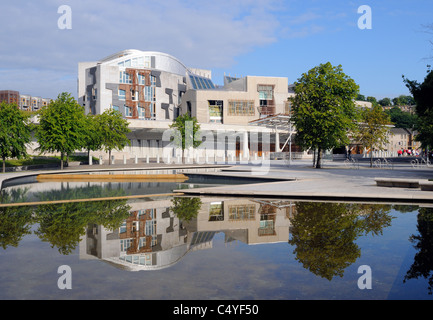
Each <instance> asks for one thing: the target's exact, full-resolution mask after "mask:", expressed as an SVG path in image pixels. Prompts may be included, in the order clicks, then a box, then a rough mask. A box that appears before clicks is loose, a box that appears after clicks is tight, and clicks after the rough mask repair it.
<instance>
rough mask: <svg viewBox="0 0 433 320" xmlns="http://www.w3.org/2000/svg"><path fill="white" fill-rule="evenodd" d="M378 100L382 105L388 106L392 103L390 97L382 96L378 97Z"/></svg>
mask: <svg viewBox="0 0 433 320" xmlns="http://www.w3.org/2000/svg"><path fill="white" fill-rule="evenodd" d="M378 102H379V104H380V105H381V106H382V107H386V106H390V105H391V104H392V102H391V99H390V98H383V99H380V100H379V101H378Z"/></svg>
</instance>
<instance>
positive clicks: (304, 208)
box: [289, 202, 392, 280]
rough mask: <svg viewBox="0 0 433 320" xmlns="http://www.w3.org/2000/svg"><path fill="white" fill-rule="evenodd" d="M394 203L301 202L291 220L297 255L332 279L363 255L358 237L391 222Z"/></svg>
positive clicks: (306, 265) (292, 237)
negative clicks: (390, 204) (390, 213)
mask: <svg viewBox="0 0 433 320" xmlns="http://www.w3.org/2000/svg"><path fill="white" fill-rule="evenodd" d="M390 210H391V206H387V205H376V204H363V205H359V204H345V203H320V202H299V203H297V204H296V211H297V214H296V215H295V217H294V218H293V219H292V221H291V225H292V227H291V228H290V230H291V239H289V244H291V245H293V246H294V247H295V249H294V252H293V253H294V254H295V255H296V259H297V260H298V261H299V262H301V263H302V264H303V266H304V267H305V268H306V269H308V270H310V271H311V272H312V273H314V274H316V275H318V276H321V277H323V278H326V279H328V280H332V278H333V277H335V276H340V277H342V276H343V273H344V269H345V268H347V267H348V266H349V265H351V264H352V263H354V262H355V261H356V259H358V258H359V257H360V255H361V253H360V248H359V247H358V246H357V245H356V244H355V240H356V239H357V238H358V237H359V236H361V235H362V234H367V233H372V234H373V235H376V234H379V233H381V232H382V229H383V228H384V227H387V226H389V225H390V223H391V219H392V218H391V217H390V216H389V214H388V213H389V212H390Z"/></svg>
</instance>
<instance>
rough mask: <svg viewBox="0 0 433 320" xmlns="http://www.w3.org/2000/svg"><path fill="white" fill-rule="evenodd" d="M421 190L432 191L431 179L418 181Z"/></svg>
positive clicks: (432, 182) (432, 183)
mask: <svg viewBox="0 0 433 320" xmlns="http://www.w3.org/2000/svg"><path fill="white" fill-rule="evenodd" d="M419 186H420V187H421V191H433V181H420V183H419Z"/></svg>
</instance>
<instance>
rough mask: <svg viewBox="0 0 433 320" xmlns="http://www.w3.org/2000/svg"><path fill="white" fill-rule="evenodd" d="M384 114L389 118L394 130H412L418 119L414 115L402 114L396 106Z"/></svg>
mask: <svg viewBox="0 0 433 320" xmlns="http://www.w3.org/2000/svg"><path fill="white" fill-rule="evenodd" d="M385 112H386V113H387V114H388V115H389V116H390V119H391V122H392V123H393V124H394V126H395V127H396V128H407V129H413V128H415V127H416V125H417V122H418V117H417V115H416V114H411V113H410V112H404V111H402V110H401V109H400V108H399V107H397V106H394V107H392V108H391V109H389V110H386V111H385Z"/></svg>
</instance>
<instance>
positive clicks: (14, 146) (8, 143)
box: [0, 102, 31, 172]
mask: <svg viewBox="0 0 433 320" xmlns="http://www.w3.org/2000/svg"><path fill="white" fill-rule="evenodd" d="M30 137H31V128H30V122H29V116H28V115H26V114H25V113H24V112H23V111H21V110H19V109H18V107H17V105H16V104H8V103H6V102H2V103H1V104H0V157H1V158H2V160H3V172H6V159H7V158H18V159H21V158H22V157H26V156H27V151H26V148H27V144H28V143H29V142H30Z"/></svg>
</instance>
